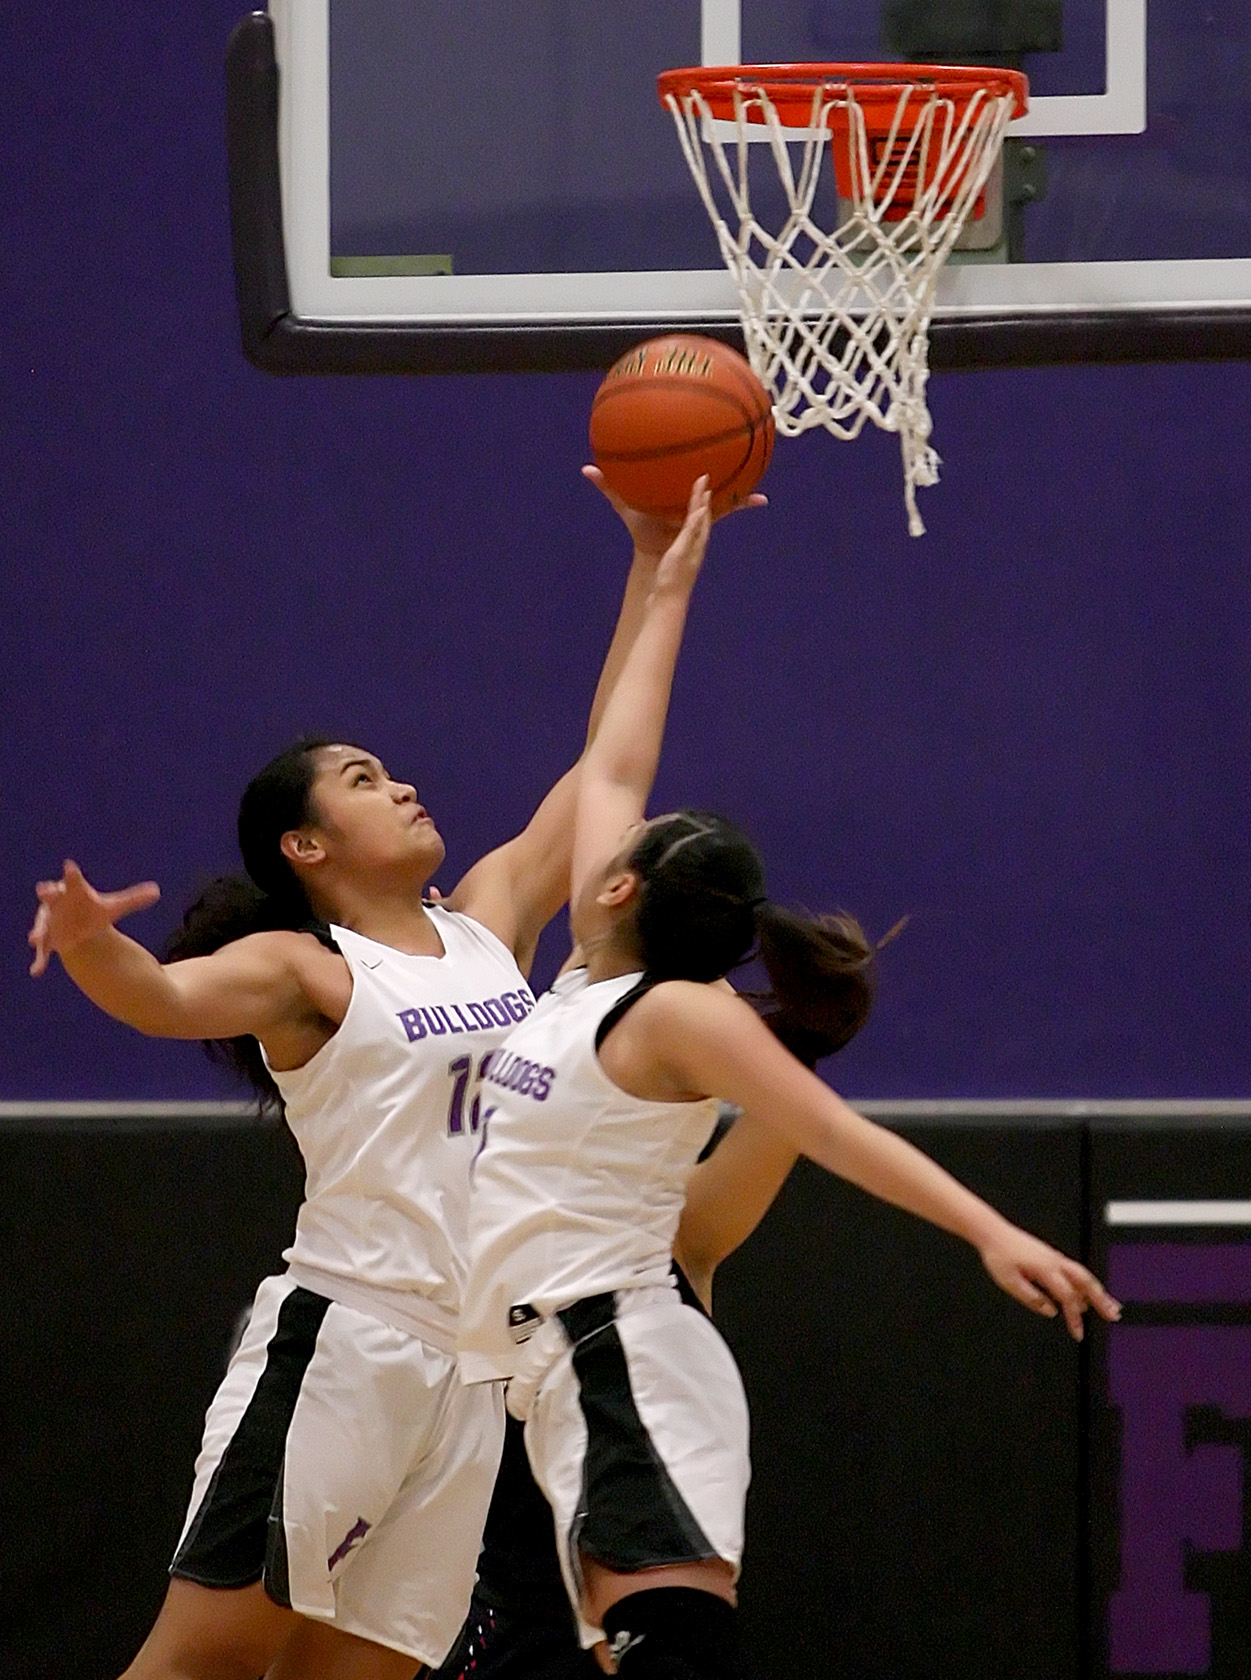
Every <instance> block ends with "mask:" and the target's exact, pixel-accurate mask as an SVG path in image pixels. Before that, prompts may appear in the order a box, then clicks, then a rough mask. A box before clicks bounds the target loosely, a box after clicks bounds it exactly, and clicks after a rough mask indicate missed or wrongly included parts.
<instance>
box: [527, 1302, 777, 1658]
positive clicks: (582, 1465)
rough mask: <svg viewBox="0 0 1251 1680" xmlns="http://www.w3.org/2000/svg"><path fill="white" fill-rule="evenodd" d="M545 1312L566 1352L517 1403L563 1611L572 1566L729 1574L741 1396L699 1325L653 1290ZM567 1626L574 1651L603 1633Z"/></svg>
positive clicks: (727, 1356)
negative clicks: (723, 1568)
mask: <svg viewBox="0 0 1251 1680" xmlns="http://www.w3.org/2000/svg"><path fill="white" fill-rule="evenodd" d="M555 1316H556V1318H557V1319H558V1320H559V1321H560V1324H561V1326H562V1328H563V1330H564V1334H565V1341H566V1346H565V1348H564V1350H563V1351H562V1352H560V1353H559V1355H558V1356H557V1357H556V1359H555V1361H554V1363H553V1364H552V1365H551V1367H550V1368H549V1369H548V1371H547V1373H546V1375H545V1376H544V1377H543V1380H542V1382H541V1383H540V1384H539V1386H538V1389H537V1393H536V1394H535V1396H534V1399H533V1402H532V1403H531V1405H530V1407H529V1415H528V1417H527V1419H526V1450H527V1452H528V1453H529V1456H530V1464H531V1467H532V1469H533V1471H534V1476H535V1480H536V1481H537V1482H538V1484H539V1486H540V1487H541V1488H542V1489H543V1492H544V1494H545V1495H546V1496H547V1500H548V1503H549V1504H550V1505H551V1507H552V1514H553V1517H554V1519H555V1528H556V1540H557V1546H558V1549H559V1552H560V1561H561V1570H562V1573H563V1574H564V1577H565V1585H566V1588H567V1589H568V1592H569V1597H570V1602H571V1603H572V1604H573V1606H574V1609H575V1611H576V1610H578V1608H579V1600H580V1597H581V1559H582V1558H583V1557H591V1558H594V1559H595V1560H596V1561H597V1562H599V1563H602V1564H604V1565H605V1566H606V1567H607V1568H609V1569H614V1570H619V1571H621V1572H622V1573H624V1574H632V1573H634V1572H635V1571H637V1570H640V1569H651V1568H655V1567H657V1566H659V1565H663V1564H669V1563H691V1562H695V1561H697V1560H700V1559H705V1558H722V1559H724V1561H725V1562H727V1563H729V1564H731V1565H732V1566H733V1568H734V1569H735V1571H737V1570H738V1567H739V1564H740V1562H741V1560H742V1555H743V1516H744V1508H745V1505H746V1500H747V1485H748V1482H749V1480H750V1477H751V1463H750V1456H749V1451H748V1427H749V1426H748V1415H747V1400H746V1396H745V1395H744V1393H743V1384H742V1380H741V1378H740V1377H739V1374H738V1367H737V1366H736V1365H735V1363H734V1358H733V1356H732V1354H731V1353H730V1350H729V1348H727V1347H726V1345H725V1343H724V1342H723V1341H722V1339H721V1337H720V1336H719V1335H718V1333H717V1331H716V1330H715V1329H714V1328H713V1325H712V1323H711V1321H710V1320H709V1319H708V1318H707V1317H705V1315H704V1314H703V1313H702V1312H698V1311H696V1310H695V1309H694V1308H693V1307H688V1306H685V1305H684V1304H683V1303H682V1301H681V1299H680V1298H679V1296H678V1293H677V1291H676V1290H675V1289H667V1288H663V1287H661V1288H645V1289H622V1290H618V1291H617V1292H616V1293H615V1295H614V1294H608V1295H598V1296H593V1297H590V1298H588V1299H587V1300H584V1301H578V1302H576V1303H575V1304H574V1305H573V1306H571V1307H567V1308H564V1309H563V1310H562V1311H561V1312H559V1313H557V1314H556V1315H555ZM580 1626H581V1632H582V1638H583V1643H584V1644H593V1643H594V1642H595V1640H596V1639H599V1638H602V1637H603V1635H602V1634H601V1633H600V1632H599V1631H598V1630H597V1629H592V1628H589V1627H588V1626H587V1624H585V1623H582V1622H580Z"/></svg>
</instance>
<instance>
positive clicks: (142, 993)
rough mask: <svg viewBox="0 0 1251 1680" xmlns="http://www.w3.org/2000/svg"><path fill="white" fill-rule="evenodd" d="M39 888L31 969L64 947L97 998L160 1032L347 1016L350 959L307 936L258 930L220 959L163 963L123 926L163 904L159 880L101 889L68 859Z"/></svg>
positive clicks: (40, 968) (117, 1014)
mask: <svg viewBox="0 0 1251 1680" xmlns="http://www.w3.org/2000/svg"><path fill="white" fill-rule="evenodd" d="M35 893H36V896H37V898H38V900H39V908H38V911H37V912H36V915H35V922H34V926H33V927H32V928H31V931H30V935H29V942H30V944H31V946H32V947H33V948H34V952H35V956H34V961H33V962H32V963H31V973H32V974H35V975H38V974H42V973H43V972H44V970H45V969H46V968H47V966H48V960H49V958H50V956H51V955H52V954H53V953H54V952H55V953H56V954H57V955H58V956H59V957H60V959H61V962H62V964H63V966H64V968H65V970H66V972H67V973H68V975H69V976H70V978H71V979H72V980H73V981H74V984H75V985H76V986H77V987H78V988H79V990H80V991H82V992H84V993H85V994H86V995H87V997H89V998H90V999H91V1001H92V1002H93V1003H94V1004H96V1005H97V1006H98V1007H99V1008H101V1009H103V1010H104V1011H105V1012H106V1013H107V1014H109V1015H112V1016H113V1017H114V1018H115V1019H116V1020H118V1021H124V1022H125V1023H126V1024H127V1025H128V1026H131V1027H135V1028H136V1029H137V1030H138V1031H139V1032H142V1033H147V1034H149V1035H150V1036H152V1037H156V1038H191V1039H194V1038H237V1037H239V1036H241V1035H242V1034H244V1033H251V1034H253V1035H255V1036H257V1037H260V1038H263V1037H264V1036H265V1035H266V1034H267V1033H269V1032H272V1031H273V1030H274V1029H276V1028H281V1027H284V1026H291V1025H295V1024H298V1023H299V1022H301V1021H307V1020H312V1019H316V1018H318V1017H321V1018H330V1019H341V1018H342V1013H343V1010H344V1009H346V1006H347V999H348V997H349V996H350V992H351V981H350V978H349V977H348V975H347V972H346V964H344V962H343V960H342V958H339V957H336V956H335V955H334V954H333V953H332V952H329V951H325V950H323V949H322V947H321V946H319V945H318V944H317V941H316V940H315V939H313V938H311V937H310V936H309V935H307V934H300V933H286V932H274V933H257V934H251V935H249V936H248V937H247V938H245V939H239V940H236V941H234V942H233V943H232V944H230V945H225V946H223V947H222V949H221V950H220V951H215V952H213V954H212V955H211V956H207V957H190V958H188V959H186V960H185V961H182V962H175V963H161V962H159V961H158V960H157V959H156V957H154V956H153V955H152V953H151V951H149V950H147V949H146V948H145V947H144V946H142V945H140V944H138V943H137V941H135V940H133V939H129V938H128V937H127V936H126V935H125V934H124V933H121V932H120V931H119V930H118V928H117V927H116V926H115V924H116V923H117V922H119V921H120V920H121V919H122V918H123V917H124V916H129V915H131V914H133V912H135V911H136V910H142V909H145V908H146V907H147V906H148V905H151V904H155V903H156V901H157V899H158V898H159V897H160V889H159V888H158V887H157V885H156V883H155V882H154V881H144V882H141V883H140V884H139V885H137V886H133V887H127V888H124V889H123V890H122V891H120V892H113V893H102V892H97V891H96V889H95V888H94V887H93V886H92V885H91V884H90V882H88V881H87V880H86V878H85V877H84V875H83V873H82V871H81V870H80V869H79V867H78V865H77V864H76V863H73V862H67V863H66V864H65V868H64V871H63V873H62V875H61V878H60V880H58V881H40V882H39V884H38V886H37V887H36V888H35ZM339 994H341V996H340V995H339Z"/></svg>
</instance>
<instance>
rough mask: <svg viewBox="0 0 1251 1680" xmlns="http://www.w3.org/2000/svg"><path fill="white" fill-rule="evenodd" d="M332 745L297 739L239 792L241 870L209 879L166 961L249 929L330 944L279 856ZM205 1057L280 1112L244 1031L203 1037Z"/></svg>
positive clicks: (204, 951) (198, 953)
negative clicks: (285, 931)
mask: <svg viewBox="0 0 1251 1680" xmlns="http://www.w3.org/2000/svg"><path fill="white" fill-rule="evenodd" d="M334 744H335V743H334V742H333V741H330V740H322V739H320V738H313V737H309V738H305V739H302V740H300V741H297V742H296V743H295V745H294V746H292V747H288V748H287V750H286V751H285V752H282V753H279V755H278V757H277V758H275V759H271V761H270V762H269V763H268V764H267V765H266V766H265V768H264V769H263V770H261V771H259V772H258V773H257V774H256V775H255V776H253V778H252V780H251V781H250V782H249V783H248V785H247V787H246V788H245V789H244V792H243V798H242V799H241V800H240V802H239V829H238V832H239V850H240V852H241V853H242V854H243V864H244V868H245V869H246V870H247V874H246V875H222V876H219V877H218V878H217V879H216V880H215V881H211V882H210V883H209V885H208V886H207V887H206V888H205V889H204V891H203V892H202V893H201V894H200V896H199V897H198V898H197V899H196V900H195V902H194V903H193V904H192V905H190V906H189V907H188V909H187V911H186V913H185V915H184V916H183V919H182V923H181V925H180V926H179V928H178V929H177V930H176V931H175V933H174V934H173V936H172V937H171V938H170V940H169V942H168V944H167V945H166V947H165V951H164V960H165V961H166V962H180V961H182V960H183V959H184V958H186V957H206V956H209V955H210V954H211V953H212V952H213V951H220V950H221V948H222V946H223V945H229V944H231V943H232V942H233V941H234V940H236V939H244V938H246V937H247V935H248V934H251V933H273V932H276V931H277V930H278V929H281V928H290V929H293V930H296V931H299V932H307V933H312V934H315V935H316V936H317V938H319V939H320V940H321V941H322V943H323V944H324V945H328V946H330V947H331V949H333V948H334V945H333V941H332V939H331V937H330V929H329V928H328V927H327V926H326V924H325V923H324V922H320V921H318V920H317V918H316V917H315V916H314V915H313V910H312V907H311V905H310V904H309V902H308V898H307V895H306V894H305V892H304V888H303V887H302V886H301V884H300V881H299V877H298V876H297V875H296V873H295V871H294V870H293V869H292V868H291V865H290V864H289V863H288V862H287V860H286V858H285V857H284V856H283V855H282V847H281V841H282V837H283V835H284V834H286V833H287V832H288V831H289V830H290V829H293V828H299V827H301V826H302V825H303V824H304V823H306V822H308V821H309V819H310V817H311V816H312V804H311V794H312V789H313V783H314V782H315V781H316V779H317V769H318V766H317V754H318V752H319V751H320V750H321V749H322V748H323V747H328V746H332V745H334ZM204 1048H205V1050H206V1051H207V1052H208V1055H209V1058H210V1060H212V1061H214V1062H218V1063H220V1064H221V1065H222V1066H225V1067H228V1068H230V1069H231V1070H232V1071H233V1072H234V1073H236V1074H238V1075H239V1077H240V1078H242V1079H243V1080H245V1081H246V1082H247V1083H248V1084H249V1085H251V1086H252V1088H253V1089H254V1090H255V1091H256V1093H257V1095H258V1097H259V1098H260V1105H261V1108H262V1110H265V1109H277V1110H278V1111H279V1112H281V1110H282V1097H281V1095H280V1094H279V1091H278V1087H277V1085H276V1084H275V1083H274V1079H273V1076H272V1074H271V1073H270V1071H269V1069H268V1068H267V1067H266V1066H265V1061H264V1058H263V1057H262V1055H261V1047H260V1045H259V1044H258V1043H257V1041H256V1039H255V1038H253V1037H252V1036H251V1034H245V1035H244V1036H242V1037H240V1038H216V1039H206V1040H205V1041H204Z"/></svg>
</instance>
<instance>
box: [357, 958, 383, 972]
mask: <svg viewBox="0 0 1251 1680" xmlns="http://www.w3.org/2000/svg"><path fill="white" fill-rule="evenodd" d="M361 967H362V968H367V969H369V970H370V971H371V972H372V970H373V969H375V968H381V967H382V958H381V957H379V958H378V961H377V962H372V963H371V962H366V961H365V959H364V957H362V958H361Z"/></svg>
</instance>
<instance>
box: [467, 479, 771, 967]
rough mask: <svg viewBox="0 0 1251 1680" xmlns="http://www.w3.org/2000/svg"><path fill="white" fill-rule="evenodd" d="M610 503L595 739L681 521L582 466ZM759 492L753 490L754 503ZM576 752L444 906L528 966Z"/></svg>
mask: <svg viewBox="0 0 1251 1680" xmlns="http://www.w3.org/2000/svg"><path fill="white" fill-rule="evenodd" d="M583 472H584V474H585V476H586V477H587V478H588V480H590V482H592V483H593V484H595V485H596V486H597V487H598V488H599V489H601V490H602V491H603V493H604V495H605V496H606V498H607V500H608V501H609V503H610V504H611V505H612V507H613V508H614V509H615V511H616V512H617V514H618V515H619V517H620V518H621V520H622V522H623V524H624V525H625V527H626V529H627V531H628V532H629V534H630V537H631V540H632V542H633V545H634V555H633V560H632V563H631V567H630V573H629V577H628V578H627V580H626V589H625V595H624V597H623V599H622V604H621V611H620V613H619V615H618V618H617V624H616V628H615V630H614V632H613V638H612V642H611V644H610V646H609V649H608V654H607V657H606V658H605V660H604V665H603V669H602V671H601V673H600V678H599V682H598V684H597V686H596V690H595V697H594V700H593V701H592V705H591V712H590V718H589V722H588V726H587V743H588V745H589V744H590V743H591V742H592V741H594V739H595V738H596V735H597V733H598V730H599V725H600V721H601V719H602V717H603V714H604V709H605V707H606V705H607V703H608V699H609V697H610V695H611V694H612V693H613V691H614V689H615V686H616V683H617V680H618V678H619V676H620V673H621V670H622V667H623V665H624V663H625V660H626V657H627V655H628V654H629V652H630V649H631V648H632V647H633V645H634V641H635V638H636V636H637V635H638V631H639V627H640V625H641V624H642V623H643V620H644V615H645V609H646V606H647V602H648V599H649V597H650V595H651V593H652V588H653V585H654V583H655V580H656V575H657V569H658V567H659V566H660V563H661V560H662V559H663V557H664V555H665V553H666V552H667V550H668V549H669V547H670V546H671V544H672V543H673V541H674V539H675V537H676V536H677V534H678V531H679V529H680V527H677V526H674V525H672V524H668V523H666V522H665V521H664V520H661V519H658V518H654V517H652V516H650V515H647V514H641V513H638V512H636V511H635V510H634V509H631V508H628V507H626V506H625V505H624V503H622V502H621V501H620V499H619V498H618V497H616V496H614V495H613V494H612V493H611V492H610V491H608V490H607V489H606V488H605V486H604V483H603V476H602V474H601V473H600V472H599V471H598V469H597V468H595V467H586V468H584V469H583ZM762 502H763V497H753V498H752V505H760V504H761V503H762ZM584 757H585V754H584V755H583V759H579V761H578V762H577V763H576V764H575V765H574V766H573V767H572V768H571V769H570V770H568V771H566V773H565V774H564V775H563V776H562V777H561V778H560V780H559V781H558V782H557V783H556V785H555V786H554V787H553V788H552V789H551V791H550V792H549V793H548V794H547V796H546V797H545V798H544V799H543V801H542V803H541V804H540V805H539V807H538V809H537V810H536V812H535V814H534V816H533V817H532V818H531V819H530V821H529V823H528V824H527V825H526V827H525V828H524V829H523V830H522V832H521V833H520V834H519V835H517V836H516V837H515V838H514V839H512V840H510V841H507V842H506V843H505V844H504V845H503V846H500V847H498V848H496V850H494V851H492V852H488V853H487V855H486V856H485V857H484V858H481V859H480V860H479V861H478V862H477V863H476V864H475V865H474V866H473V868H472V869H470V870H469V872H468V873H467V874H466V875H465V876H464V877H463V878H462V880H461V881H460V882H458V884H457V886H456V888H455V889H454V891H453V892H452V893H451V894H450V895H449V897H448V899H447V901H446V902H447V904H448V906H449V908H450V909H453V910H463V911H465V912H466V913H467V914H469V915H471V916H474V917H475V918H476V919H477V920H479V921H481V922H483V923H485V925H486V926H487V927H489V928H491V930H492V931H493V932H494V933H496V934H498V935H499V937H500V938H501V939H502V940H503V941H504V943H505V944H506V945H507V946H508V947H509V949H510V950H512V951H513V952H514V954H515V956H516V957H517V961H518V963H519V964H520V966H521V968H522V969H523V971H528V969H529V965H530V962H531V961H532V959H533V956H534V947H535V944H536V943H537V941H538V937H539V934H540V933H541V932H542V930H543V928H544V927H545V926H546V925H547V923H548V922H549V921H550V920H551V918H552V917H553V916H554V915H555V914H556V912H557V910H559V909H560V906H561V905H562V904H563V903H564V902H565V900H566V899H567V898H568V896H569V877H570V865H571V860H572V848H573V830H574V817H575V809H576V802H577V791H578V785H579V777H580V773H581V768H582V763H583V761H584Z"/></svg>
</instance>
